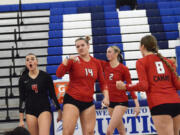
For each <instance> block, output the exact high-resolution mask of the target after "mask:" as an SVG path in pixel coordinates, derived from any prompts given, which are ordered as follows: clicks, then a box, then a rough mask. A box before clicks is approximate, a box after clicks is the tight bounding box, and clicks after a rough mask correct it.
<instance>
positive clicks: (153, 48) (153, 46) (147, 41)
mask: <svg viewBox="0 0 180 135" xmlns="http://www.w3.org/2000/svg"><path fill="white" fill-rule="evenodd" d="M141 45H144V47H145V48H146V49H147V51H149V52H153V53H155V54H157V56H158V57H159V58H160V60H161V61H163V62H164V63H165V64H166V66H167V67H168V68H169V69H170V70H171V71H172V72H173V73H174V74H175V75H176V76H177V78H179V76H178V74H177V72H176V71H175V70H174V68H173V67H172V65H171V64H170V63H169V62H167V61H166V60H165V59H164V57H163V56H162V55H161V54H160V53H159V52H158V45H157V40H156V38H155V37H154V36H152V35H147V36H144V37H143V38H142V39H141Z"/></svg>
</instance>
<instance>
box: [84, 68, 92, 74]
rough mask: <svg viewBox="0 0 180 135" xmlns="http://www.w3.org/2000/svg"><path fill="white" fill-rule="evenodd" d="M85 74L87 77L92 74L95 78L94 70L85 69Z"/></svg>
mask: <svg viewBox="0 0 180 135" xmlns="http://www.w3.org/2000/svg"><path fill="white" fill-rule="evenodd" d="M85 72H86V76H88V74H90V75H91V76H93V70H92V69H90V68H85Z"/></svg>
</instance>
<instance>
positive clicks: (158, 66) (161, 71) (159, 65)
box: [155, 61, 165, 74]
mask: <svg viewBox="0 0 180 135" xmlns="http://www.w3.org/2000/svg"><path fill="white" fill-rule="evenodd" d="M155 65H156V69H157V73H158V74H164V73H165V70H164V66H163V63H162V61H158V62H155Z"/></svg>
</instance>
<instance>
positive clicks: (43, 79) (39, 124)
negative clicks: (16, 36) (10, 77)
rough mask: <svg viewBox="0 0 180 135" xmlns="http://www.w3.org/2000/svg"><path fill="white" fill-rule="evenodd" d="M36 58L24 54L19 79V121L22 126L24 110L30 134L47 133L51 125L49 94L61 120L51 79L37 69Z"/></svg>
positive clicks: (41, 134)
mask: <svg viewBox="0 0 180 135" xmlns="http://www.w3.org/2000/svg"><path fill="white" fill-rule="evenodd" d="M37 65H38V60H37V58H36V56H35V55H34V54H32V53H31V54H28V55H27V56H26V68H27V71H24V72H23V74H22V75H21V77H20V79H19V93H20V107H19V108H20V109H19V111H20V123H19V126H22V127H24V111H25V112H26V122H27V126H28V130H29V132H30V134H31V135H49V134H50V126H51V120H52V116H51V109H50V103H49V96H50V98H51V99H53V101H54V103H55V104H56V108H57V109H58V119H57V121H59V120H61V110H60V106H59V103H58V101H57V98H56V95H55V90H54V85H53V81H52V79H51V76H50V75H48V74H47V73H46V72H44V71H41V70H39V69H38V66H37Z"/></svg>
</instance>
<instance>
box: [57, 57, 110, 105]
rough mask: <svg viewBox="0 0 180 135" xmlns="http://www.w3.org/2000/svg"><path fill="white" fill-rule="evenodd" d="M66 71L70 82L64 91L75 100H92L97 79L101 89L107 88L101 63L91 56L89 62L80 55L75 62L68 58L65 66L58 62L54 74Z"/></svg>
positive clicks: (60, 74) (60, 75)
mask: <svg viewBox="0 0 180 135" xmlns="http://www.w3.org/2000/svg"><path fill="white" fill-rule="evenodd" d="M67 72H68V73H69V75H70V82H69V87H68V90H67V91H66V93H68V94H69V95H70V96H72V97H73V98H74V99H76V100H79V101H83V102H91V101H93V94H94V83H95V81H96V80H97V79H98V80H99V82H100V87H101V90H105V89H106V90H107V84H106V82H105V79H104V75H103V70H102V67H101V63H100V62H99V60H97V59H95V58H93V57H91V59H90V61H89V62H86V61H84V60H83V59H81V58H80V57H79V61H77V62H74V61H73V60H68V64H67V66H65V65H64V64H60V66H59V67H58V69H57V71H56V75H57V76H58V77H62V76H63V75H64V74H65V73H67Z"/></svg>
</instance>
